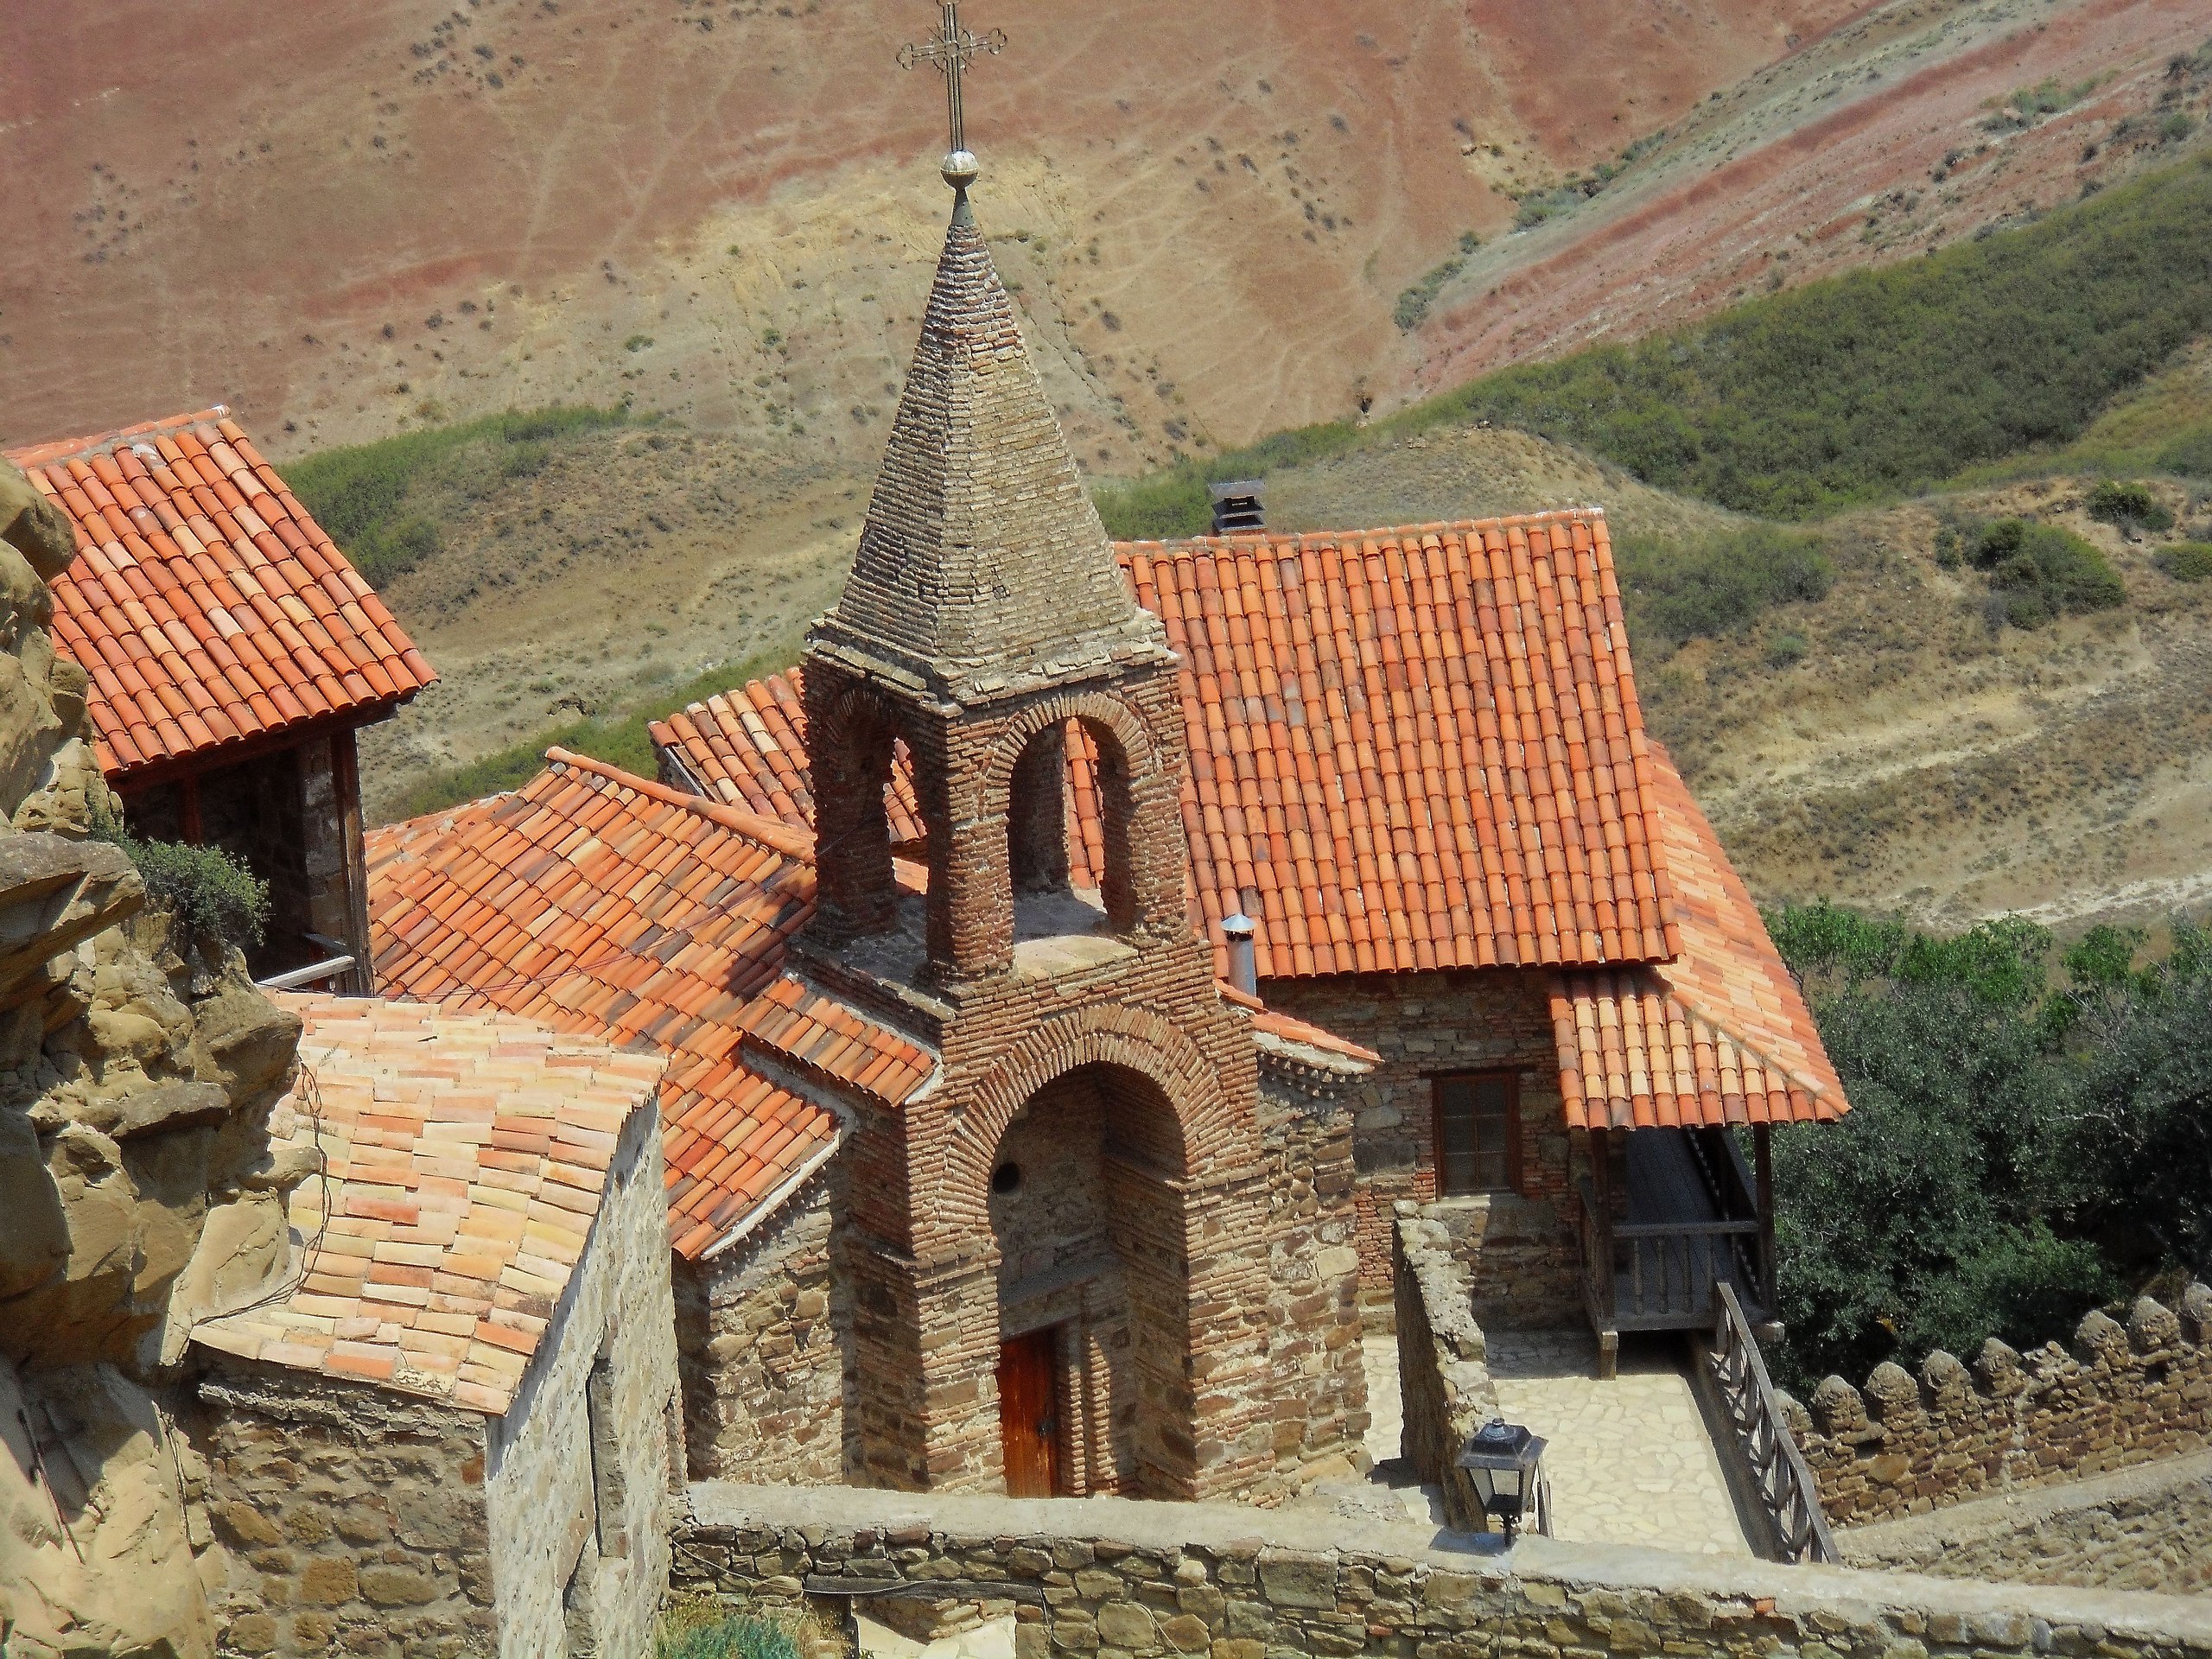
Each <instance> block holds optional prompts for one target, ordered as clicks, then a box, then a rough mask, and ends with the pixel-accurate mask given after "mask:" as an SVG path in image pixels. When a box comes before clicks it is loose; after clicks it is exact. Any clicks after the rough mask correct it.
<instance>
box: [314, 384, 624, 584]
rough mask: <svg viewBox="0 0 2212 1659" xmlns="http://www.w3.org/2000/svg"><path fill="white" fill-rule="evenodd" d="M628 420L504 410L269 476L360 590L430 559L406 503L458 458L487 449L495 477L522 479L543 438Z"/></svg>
mask: <svg viewBox="0 0 2212 1659" xmlns="http://www.w3.org/2000/svg"><path fill="white" fill-rule="evenodd" d="M629 418H630V412H629V410H628V409H627V408H626V406H620V405H618V406H616V407H614V408H612V409H594V408H590V407H588V406H585V405H560V406H556V407H554V408H551V409H540V410H528V411H519V410H516V411H510V412H508V413H506V414H504V415H487V416H485V417H484V418H483V419H481V420H475V421H467V422H464V423H461V424H460V425H458V426H442V427H432V428H429V429H425V430H423V431H420V432H403V433H401V434H400V435H398V436H397V437H392V438H385V439H382V440H380V441H378V442H375V443H362V444H355V445H353V446H351V447H350V448H343V449H319V450H317V451H315V453H314V454H309V455H304V456H302V457H301V458H300V459H299V460H298V461H293V462H291V463H290V464H289V465H288V466H285V467H282V468H280V469H279V470H280V472H281V474H282V475H283V480H284V483H285V485H286V486H287V487H288V488H289V489H290V490H291V492H292V493H293V494H294V495H296V496H297V497H298V498H299V499H300V504H301V505H302V506H304V507H306V508H307V510H308V512H309V513H311V514H312V515H314V518H315V522H316V523H317V524H321V526H322V528H323V530H324V531H326V532H327V534H328V535H329V537H330V539H331V540H332V541H334V542H335V543H338V548H339V550H340V552H342V553H344V554H345V555H346V557H347V558H348V559H350V560H351V561H352V562H353V568H354V569H357V570H359V572H360V573H361V575H362V576H363V577H364V578H365V580H367V581H368V582H371V583H372V584H373V583H380V582H389V581H391V579H392V578H393V577H395V576H397V575H404V574H405V573H406V572H407V571H409V570H411V569H414V568H415V567H416V565H418V564H420V563H423V561H425V560H427V559H430V558H434V557H435V556H436V555H437V552H438V550H439V546H440V542H439V537H438V528H437V524H436V523H435V519H434V518H432V517H431V516H430V515H429V513H428V512H426V511H425V510H424V507H423V504H422V503H421V502H420V501H419V500H418V499H416V498H417V497H418V496H419V495H420V494H421V493H422V491H423V486H425V485H426V484H427V483H429V481H430V480H433V479H435V477H437V476H438V475H439V474H441V473H442V471H443V470H444V469H446V468H447V467H449V466H450V465H451V463H452V462H453V461H454V458H455V457H456V456H457V455H459V454H461V452H462V451H464V450H467V449H469V448H473V447H476V446H489V447H490V448H492V449H493V454H494V457H495V465H496V466H497V467H498V468H499V470H500V471H501V472H503V473H505V474H507V475H508V476H511V477H517V476H523V475H525V474H530V473H534V472H537V471H538V470H540V469H541V468H542V467H543V465H544V457H545V456H546V454H547V453H548V451H547V447H546V446H547V441H548V440H549V439H552V438H556V437H564V436H568V435H571V434H574V433H579V432H588V431H593V430H595V429H599V428H601V427H608V426H620V425H621V424H622V423H625V422H626V421H627V420H628V419H629Z"/></svg>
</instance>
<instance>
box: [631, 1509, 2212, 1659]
mask: <svg viewBox="0 0 2212 1659" xmlns="http://www.w3.org/2000/svg"><path fill="white" fill-rule="evenodd" d="M690 1503H691V1518H690V1524H689V1525H688V1526H687V1527H686V1528H685V1529H684V1531H683V1536H682V1537H681V1539H680V1541H679V1542H678V1544H677V1565H676V1568H675V1582H676V1584H677V1586H678V1588H679V1589H681V1590H689V1591H697V1592H715V1593H719V1594H722V1595H728V1596H735V1597H741V1598H743V1599H747V1600H751V1601H757V1602H764V1603H768V1604H776V1603H785V1604H794V1605H795V1604H798V1603H800V1602H802V1601H810V1603H811V1605H813V1606H814V1607H815V1608H816V1609H817V1610H819V1611H823V1612H824V1613H828V1614H829V1615H830V1616H832V1617H836V1616H837V1615H838V1614H842V1612H843V1611H844V1610H845V1609H847V1608H855V1607H856V1608H858V1609H860V1610H861V1611H868V1610H869V1609H871V1608H875V1609H880V1608H883V1607H885V1606H886V1605H887V1602H886V1601H885V1600H884V1599H883V1592H887V1591H894V1592H897V1591H903V1594H902V1596H901V1597H900V1599H901V1600H903V1601H905V1602H906V1604H907V1605H910V1606H911V1605H914V1604H919V1605H920V1608H921V1609H923V1610H927V1611H931V1612H933V1613H934V1614H935V1616H936V1617H937V1618H938V1620H939V1622H940V1626H941V1627H943V1628H953V1627H957V1625H958V1624H962V1623H963V1622H972V1621H974V1620H975V1619H976V1618H981V1617H984V1616H995V1615H1001V1614H1003V1613H1005V1612H1008V1611H1010V1612H1012V1614H1013V1615H1014V1618H1015V1619H1016V1620H1017V1621H1018V1622H1017V1624H1016V1625H1015V1630H1014V1635H1015V1651H1016V1653H1017V1654H1018V1655H1019V1656H1020V1659H1045V1656H1046V1655H1049V1654H1074V1655H1083V1656H1086V1659H1087V1656H1091V1655H1097V1656H1099V1659H1108V1656H1116V1659H1118V1656H1124V1655H1126V1656H1130V1659H1150V1656H1168V1655H1174V1654H1204V1655H1207V1656H1209V1659H1270V1656H1281V1659H1287V1656H1290V1655H1293V1654H1312V1655H1351V1654H1361V1653H1372V1654H1378V1655H1391V1656H1399V1659H1492V1656H1496V1655H1499V1654H1513V1655H1516V1656H1522V1659H1554V1656H1556V1659H1596V1656H1599V1655H1603V1654H1618V1655H1622V1656H1656V1655H1661V1654H1670V1655H1704V1656H1724V1655H1725V1656H1728V1659H1931V1656H1935V1659H1951V1656H1958V1659H1966V1656H1973V1659H2028V1656H2031V1655H2059V1656H2066V1659H2076V1656H2079V1659H2091V1656H2094V1659H2135V1656H2143V1659H2150V1656H2154V1655H2155V1656H2159V1659H2202V1656H2203V1655H2205V1654H2207V1653H2208V1652H2212V1608H2208V1607H2207V1606H2206V1605H2204V1604H2203V1603H2202V1601H2201V1600H2199V1599H2183V1598H2181V1597H2169V1596H2154V1595H2143V1594H2130V1593H2122V1592H2094V1591H2085V1590H2077V1589H2048V1588H2045V1589H2026V1588H2023V1587H2021V1586H1988V1585H1978V1584H1963V1583H1960V1582H1957V1581H1955V1580H1938V1579H1924V1578H1911V1577H1907V1576H1904V1575H1903V1574H1892V1573H1860V1572H1853V1571H1848V1570H1845V1569H1840V1568H1834V1567H1784V1566H1778V1565H1774V1564H1770V1563H1767V1562H1764V1561H1751V1560H1732V1561H1719V1560H1713V1559H1712V1558H1703V1557H1694V1556H1687V1555H1678V1554H1673V1553H1671V1552H1666V1551H1659V1550H1648V1549H1630V1548H1599V1547H1594V1546H1591V1545H1578V1544H1562V1543H1559V1542H1556V1541H1554V1540H1551V1539H1548V1538H1541V1537H1524V1538H1523V1539H1522V1541H1520V1543H1519V1544H1518V1545H1517V1546H1516V1548H1513V1549H1512V1550H1510V1551H1506V1550H1503V1549H1502V1548H1499V1544H1500V1541H1498V1540H1495V1539H1490V1540H1469V1541H1444V1540H1440V1538H1439V1536H1438V1535H1437V1533H1436V1531H1435V1529H1433V1528H1430V1527H1425V1526H1413V1525H1402V1524H1395V1523H1392V1522H1382V1521H1374V1522H1359V1521H1348V1520H1346V1519H1345V1518H1344V1517H1343V1516H1337V1515H1333V1514H1325V1515H1315V1514H1308V1513H1302V1512H1300V1511H1295V1510H1279V1511H1275V1512H1273V1513H1266V1512H1255V1511H1254V1510H1250V1509H1247V1508H1243V1507H1241V1506H1237V1505H1224V1504H1161V1503H1129V1502H1127V1501H1124V1500H1119V1499H1114V1498H1075V1499H1060V1500H1044V1501H1019V1500H1010V1499H1005V1498H992V1497H962V1496H950V1495H948V1496H934V1495H933V1496H932V1497H930V1498H928V1499H927V1500H923V1501H917V1500H914V1499H911V1498H906V1499H902V1498H899V1497H893V1496H891V1495H887V1494H885V1493H880V1492H859V1491H843V1492H828V1491H796V1490H793V1489H789V1488H785V1489H777V1488H770V1487H741V1486H724V1485H713V1484H709V1485H702V1486H696V1487H694V1488H693V1489H692V1491H691V1495H690ZM906 1586H912V1588H906ZM841 1589H842V1590H844V1591H846V1592H848V1593H846V1594H842V1595H841V1594H839V1593H837V1592H839V1591H840V1590H841ZM854 1590H858V1591H860V1592H862V1593H861V1594H860V1595H858V1596H855V1595H853V1594H851V1593H849V1592H851V1591H854Z"/></svg>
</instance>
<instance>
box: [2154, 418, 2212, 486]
mask: <svg viewBox="0 0 2212 1659" xmlns="http://www.w3.org/2000/svg"><path fill="white" fill-rule="evenodd" d="M2158 469H2159V470H2160V471H2161V472H2167V473H2179V474H2181V475H2182V476H2183V477H2184V478H2212V421H2208V422H2206V423H2204V424H2203V425H2202V426H2193V427H2188V428H2184V429H2183V430H2182V431H2181V432H2179V433H2177V434H2176V435H2174V436H2173V437H2171V438H2170V439H2168V440H2167V442H2166V447H2165V448H2163V449H2161V450H2159V451H2158Z"/></svg>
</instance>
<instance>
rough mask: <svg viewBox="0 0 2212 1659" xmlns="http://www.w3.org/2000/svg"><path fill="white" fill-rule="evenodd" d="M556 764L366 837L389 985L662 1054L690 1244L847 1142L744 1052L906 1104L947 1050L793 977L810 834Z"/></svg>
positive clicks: (673, 1195) (590, 769)
mask: <svg viewBox="0 0 2212 1659" xmlns="http://www.w3.org/2000/svg"><path fill="white" fill-rule="evenodd" d="M548 758H549V760H550V762H551V764H550V766H548V768H547V769H546V770H545V771H544V772H541V773H540V774H539V775H538V776H537V778H536V779H532V780H531V782H530V783H529V784H527V785H524V787H523V788H522V789H520V790H518V791H515V792H514V793H512V794H509V795H499V796H494V797H493V798H491V799H489V800H485V801H479V802H476V803H474V804H472V805H469V806H466V807H462V808H460V809H458V810H454V811H453V812H450V813H447V814H443V815H434V816H433V817H429V818H418V819H415V820H413V821H412V822H410V823H404V824H397V825H393V826H390V827H388V828H385V829H377V830H373V831H372V832H371V833H370V835H369V837H368V852H369V907H370V924H371V929H372V936H373V938H374V940H375V948H376V963H377V975H378V983H379V984H382V985H385V986H386V987H388V988H391V989H392V990H393V991H395V992H396V993H399V994H404V995H408V996H410V997H417V998H420V999H422V1000H423V1001H437V1002H441V1003H444V1004H446V1005H448V1006H449V1007H486V1006H490V1007H500V1008H505V1009H508V1010H511V1011H512V1012H515V1013H519V1014H528V1015H530V1016H531V1018H533V1019H537V1020H543V1021H544V1022H545V1023H546V1024H548V1025H551V1026H555V1027H559V1028H560V1029H563V1030H567V1031H585V1032H592V1033H606V1034H607V1036H608V1037H610V1038H611V1039H613V1040H614V1041H617V1042H623V1043H632V1044H651V1045H652V1046H654V1047H656V1048H658V1049H660V1050H662V1051H664V1052H665V1053H666V1054H667V1056H668V1059H669V1070H668V1078H667V1083H666V1085H665V1087H664V1090H663V1095H662V1105H661V1116H662V1122H663V1124H664V1137H665V1140H664V1152H665V1155H666V1159H667V1166H668V1188H669V1208H670V1211H671V1216H670V1227H671V1239H672V1241H673V1243H674V1244H675V1247H676V1249H677V1250H678V1251H679V1252H680V1253H682V1254H683V1255H686V1256H691V1257H696V1256H697V1255H700V1254H702V1252H704V1251H706V1250H707V1249H709V1248H710V1247H711V1246H712V1245H713V1244H714V1243H715V1241H716V1240H717V1239H719V1238H721V1237H722V1236H725V1235H726V1234H727V1233H728V1230H729V1229H730V1228H731V1227H733V1226H734V1225H735V1224H737V1223H738V1222H739V1221H741V1220H742V1219H743V1218H744V1217H745V1216H746V1215H747V1213H748V1212H750V1211H752V1209H753V1206H754V1205H757V1204H758V1203H759V1202H760V1200H761V1199H763V1198H766V1197H768V1196H769V1195H770V1194H772V1193H773V1192H776V1191H777V1190H779V1187H780V1186H781V1185H783V1183H784V1182H785V1180H786V1179H788V1178H789V1177H790V1176H791V1173H793V1172H795V1171H797V1170H798V1169H800V1168H802V1167H804V1166H805V1165H806V1164H807V1163H808V1161H809V1160H810V1159H812V1158H813V1157H814V1156H815V1155H816V1154H818V1153H823V1152H826V1151H827V1150H828V1149H829V1147H831V1146H832V1145H833V1144H834V1143H835V1140H836V1128H837V1126H836V1120H835V1119H834V1118H833V1117H832V1116H830V1114H829V1113H828V1112H826V1111H824V1110H823V1109H821V1108H820V1107H818V1106H816V1105H814V1104H813V1103H810V1102H809V1101H807V1100H805V1099H804V1098H802V1097H801V1096H798V1095H797V1094H795V1093H793V1092H791V1090H787V1089H785V1088H784V1087H783V1086H781V1085H780V1084H777V1083H774V1082H772V1081H771V1080H770V1079H768V1078H767V1077H763V1076H761V1075H760V1073H759V1072H758V1071H755V1070H753V1069H752V1068H750V1067H748V1066H747V1065H746V1063H745V1060H744V1058H743V1056H742V1054H741V1052H740V1050H741V1045H743V1044H745V1043H747V1041H751V1042H752V1043H753V1044H754V1046H759V1047H766V1048H768V1049H771V1050H776V1049H781V1050H784V1051H785V1052H787V1054H788V1057H789V1058H790V1060H791V1063H792V1064H793V1065H797V1066H799V1067H800V1068H802V1069H810V1070H815V1071H823V1072H825V1073H828V1074H830V1075H834V1076H836V1077H841V1078H843V1079H845V1080H847V1081H850V1082H855V1083H857V1084H860V1085H861V1086H864V1087H867V1088H869V1089H871V1090H875V1091H876V1092H879V1093H883V1094H885V1095H886V1096H887V1097H888V1098H892V1099H894V1100H896V1099H900V1098H903V1097H904V1096H905V1094H906V1093H907V1092H910V1091H911V1089H912V1086H913V1085H914V1084H916V1083H918V1081H919V1080H921V1079H922V1078H924V1077H927V1076H928V1075H929V1074H930V1073H931V1071H932V1070H933V1068H934V1065H935V1060H934V1058H933V1057H931V1056H930V1055H928V1054H927V1053H925V1052H924V1051H922V1050H920V1049H918V1048H916V1047H915V1046H913V1045H912V1044H911V1043H908V1042H906V1041H905V1040H904V1039H900V1038H899V1037H898V1036H896V1034H895V1033H890V1032H887V1031H885V1030H884V1029H883V1028H881V1027H877V1026H874V1025H873V1024H872V1023H870V1022H868V1021H867V1020H861V1019H860V1018H858V1017H857V1016H855V1015H853V1014H850V1013H849V1011H848V1010H845V1009H842V1008H841V1007H836V1005H833V1004H829V1003H827V1001H826V1000H825V999H821V998H818V997H810V996H807V995H800V994H798V993H796V992H794V991H793V990H791V988H790V987H791V986H792V985H793V983H794V982H791V981H788V980H785V979H783V978H782V977H781V974H782V967H783V958H784V946H785V942H786V941H787V940H788V939H789V938H791V934H792V933H793V932H795V931H797V930H798V927H799V926H800V925H803V924H804V921H805V920H806V918H808V917H809V916H810V915H811V914H812V913H813V908H814V867H813V864H812V862H811V855H812V849H813V836H812V835H811V833H810V832H808V831H805V830H801V829H792V828H791V826H789V825H787V824H785V823H779V822H777V821H776V820H773V819H769V818H765V817H760V816H759V815H758V814H754V813H749V812H741V811H738V810H734V809H733V808H730V807H727V806H722V805H719V804H715V803H711V802H709V801H705V800H702V799H700V798H697V797H696V796H691V795H687V794H683V793H682V792H680V791H677V790H674V789H671V788H669V787H667V786H665V785H661V784H658V783H651V782H648V781H646V780H645V779H640V778H632V777H630V776H629V775H628V774H626V773H625V772H620V771H618V770H616V769H615V768H613V767H612V766H607V765H605V764H603V763H602V762H600V761H596V760H588V759H586V758H585V757H582V756H580V755H573V754H569V753H564V752H563V751H561V750H558V749H556V750H554V751H552V752H551V753H550V755H549V757H548ZM756 1027H757V1028H759V1030H760V1031H764V1032H766V1033H768V1034H766V1035H760V1034H757V1033H755V1034H752V1035H748V1033H752V1032H753V1031H754V1028H756Z"/></svg>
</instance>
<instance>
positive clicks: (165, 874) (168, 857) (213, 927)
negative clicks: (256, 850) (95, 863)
mask: <svg viewBox="0 0 2212 1659" xmlns="http://www.w3.org/2000/svg"><path fill="white" fill-rule="evenodd" d="M92 838H93V839H94V840H95V841H104V842H108V843H109V844H110V845H111V846H115V847H119V848H121V849H123V851H124V854H125V855H128V856H129V858H130V862H131V863H132V865H134V866H135V867H136V868H137V871H138V876H139V879H140V880H143V881H144V882H145V884H146V895H147V898H148V899H149V900H150V901H151V902H152V904H153V906H154V907H155V908H156V909H157V910H166V911H168V912H169V913H170V914H171V915H173V916H175V918H177V920H178V921H180V922H181V923H183V924H184V925H185V926H186V928H187V929H188V930H189V931H191V932H193V933H194V934H195V935H199V934H213V935H214V936H215V937H216V938H221V939H226V940H228V941H229V942H230V943H231V944H234V945H236V946H238V949H239V950H252V949H253V948H254V947H255V946H256V945H257V944H260V943H261V940H262V936H263V934H264V932H265V931H266V930H267V928H268V925H269V884H268V883H267V882H266V881H264V880H260V879H259V878H257V876H256V875H255V874H253V872H252V871H251V870H250V869H248V868H246V867H245V865H244V864H243V863H241V862H240V861H238V860H237V859H235V858H233V857H232V856H231V855H229V854H228V853H226V852H225V851H223V850H222V849H221V848H219V847H188V846H186V845H185V844H184V843H182V842H175V841H142V840H140V839H139V838H138V837H137V836H134V835H132V834H131V833H130V831H129V830H128V829H125V828H124V826H123V825H122V824H120V823H117V822H116V821H115V820H114V819H112V818H111V817H106V816H105V814H104V813H98V812H96V813H95V814H94V815H93V819H92Z"/></svg>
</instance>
